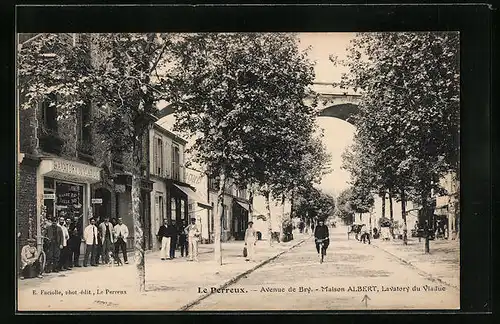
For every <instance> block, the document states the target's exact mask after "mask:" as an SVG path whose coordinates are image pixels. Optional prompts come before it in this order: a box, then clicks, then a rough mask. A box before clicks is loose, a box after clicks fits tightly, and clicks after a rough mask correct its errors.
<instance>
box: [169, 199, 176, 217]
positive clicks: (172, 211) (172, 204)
mask: <svg viewBox="0 0 500 324" xmlns="http://www.w3.org/2000/svg"><path fill="white" fill-rule="evenodd" d="M170 219H171V220H175V219H177V200H176V199H175V198H174V197H172V199H170Z"/></svg>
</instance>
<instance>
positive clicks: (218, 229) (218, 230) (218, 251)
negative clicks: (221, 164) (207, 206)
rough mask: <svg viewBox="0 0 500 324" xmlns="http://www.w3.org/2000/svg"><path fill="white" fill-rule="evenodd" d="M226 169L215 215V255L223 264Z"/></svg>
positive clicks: (221, 181) (217, 261) (218, 194)
mask: <svg viewBox="0 0 500 324" xmlns="http://www.w3.org/2000/svg"><path fill="white" fill-rule="evenodd" d="M225 173H226V172H225V170H223V171H222V172H221V175H220V182H219V192H218V193H217V213H215V215H214V257H215V262H216V264H219V265H222V242H221V236H222V215H223V213H224V189H225V187H226V174H225Z"/></svg>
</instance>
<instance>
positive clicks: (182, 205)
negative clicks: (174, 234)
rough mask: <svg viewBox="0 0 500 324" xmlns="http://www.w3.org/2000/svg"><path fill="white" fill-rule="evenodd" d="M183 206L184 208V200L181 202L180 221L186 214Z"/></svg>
mask: <svg viewBox="0 0 500 324" xmlns="http://www.w3.org/2000/svg"><path fill="white" fill-rule="evenodd" d="M185 206H186V202H185V201H184V200H181V219H182V220H184V219H185V218H186V217H185V216H186V213H185Z"/></svg>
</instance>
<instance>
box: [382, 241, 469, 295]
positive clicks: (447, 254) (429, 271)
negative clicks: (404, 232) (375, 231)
mask: <svg viewBox="0 0 500 324" xmlns="http://www.w3.org/2000/svg"><path fill="white" fill-rule="evenodd" d="M372 245H374V246H376V247H378V248H380V249H382V250H384V251H386V252H387V253H389V254H392V255H393V256H395V257H396V258H398V259H400V260H401V261H403V262H405V263H407V264H409V265H411V266H413V267H414V268H416V269H417V270H419V271H421V272H423V273H424V274H425V275H427V276H429V277H432V278H434V279H436V280H438V281H442V282H444V283H446V284H447V285H449V286H452V287H454V288H456V289H460V241H458V240H441V239H439V240H433V241H430V253H429V254H426V253H425V239H422V240H421V242H418V238H408V245H404V244H403V241H402V240H391V241H382V240H379V239H377V240H372Z"/></svg>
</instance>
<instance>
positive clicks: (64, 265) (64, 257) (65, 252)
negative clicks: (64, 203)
mask: <svg viewBox="0 0 500 324" xmlns="http://www.w3.org/2000/svg"><path fill="white" fill-rule="evenodd" d="M59 215H60V217H59V224H58V226H59V227H60V228H61V231H62V233H63V240H62V249H61V254H60V257H59V265H58V269H59V271H66V270H70V269H69V268H68V257H69V247H68V240H69V232H68V228H67V227H66V218H65V216H66V212H65V211H61V212H60V213H59Z"/></svg>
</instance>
